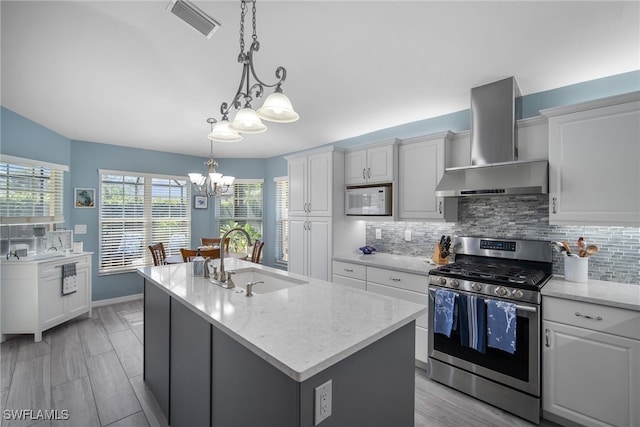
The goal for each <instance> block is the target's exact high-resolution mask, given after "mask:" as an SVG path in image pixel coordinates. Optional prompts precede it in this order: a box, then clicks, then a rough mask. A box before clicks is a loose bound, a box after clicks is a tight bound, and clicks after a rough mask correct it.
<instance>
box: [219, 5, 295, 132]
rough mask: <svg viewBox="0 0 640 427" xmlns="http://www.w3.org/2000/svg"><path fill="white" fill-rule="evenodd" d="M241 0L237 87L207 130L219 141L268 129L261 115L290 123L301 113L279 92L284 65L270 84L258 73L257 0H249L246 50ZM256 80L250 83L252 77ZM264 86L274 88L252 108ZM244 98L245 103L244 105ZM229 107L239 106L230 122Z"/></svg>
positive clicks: (244, 9)
mask: <svg viewBox="0 0 640 427" xmlns="http://www.w3.org/2000/svg"><path fill="white" fill-rule="evenodd" d="M248 1H249V0H242V1H241V5H240V54H239V55H238V62H239V63H241V64H242V77H241V79H240V84H239V85H238V90H237V91H236V94H235V96H234V97H233V100H232V101H231V103H230V104H228V103H226V102H223V103H222V105H221V106H220V113H221V114H222V120H220V121H219V122H217V123H216V122H215V120H214V123H215V126H214V127H213V128H212V130H211V133H210V134H209V136H208V137H209V139H210V140H212V141H218V142H237V141H241V140H242V135H241V134H243V133H247V134H252V133H261V132H264V131H265V130H267V127H266V126H265V125H264V123H262V120H261V119H264V120H268V121H271V122H277V123H291V122H295V121H296V120H298V118H299V117H300V116H299V115H298V113H296V112H295V110H294V109H293V107H292V105H291V101H290V100H289V98H288V97H287V96H286V95H285V94H284V93H282V87H281V85H282V83H283V82H284V80H285V79H286V78H287V70H286V69H285V68H284V67H278V68H277V69H276V73H275V74H276V78H278V81H276V82H275V83H273V84H267V83H265V82H263V81H262V80H261V79H260V78H259V77H258V76H257V75H256V70H255V68H254V65H253V55H254V53H255V52H257V51H258V50H259V49H260V42H259V41H258V35H257V33H256V0H252V1H251V3H252V9H251V14H252V23H253V35H252V39H253V40H252V42H251V46H250V47H249V50H248V51H247V52H245V44H244V17H245V15H246V13H247V2H248ZM252 78H253V80H255V83H253V84H251V79H252ZM265 87H275V90H274V92H273V93H272V94H271V95H269V96H268V97H267V99H265V101H264V104H263V105H262V107H261V108H258V110H253V107H252V106H251V102H252V101H253V100H254V98H260V97H262V94H263V93H264V89H265ZM243 102H244V105H243ZM241 107H242V108H241ZM231 108H235V109H236V110H239V111H238V112H237V113H236V116H235V118H234V119H233V121H232V122H229V117H228V116H229V113H230V111H231Z"/></svg>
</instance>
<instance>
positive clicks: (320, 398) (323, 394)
mask: <svg viewBox="0 0 640 427" xmlns="http://www.w3.org/2000/svg"><path fill="white" fill-rule="evenodd" d="M331 394H332V393H331V380H329V381H327V382H326V383H324V384H322V385H319V386H318V387H316V388H315V394H314V396H315V405H314V407H315V408H314V409H315V416H314V417H313V420H314V423H313V425H314V426H317V425H318V424H320V423H321V422H322V421H324V420H326V419H327V418H329V416H330V415H331V399H332V397H331Z"/></svg>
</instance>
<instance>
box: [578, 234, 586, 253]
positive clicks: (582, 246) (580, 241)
mask: <svg viewBox="0 0 640 427" xmlns="http://www.w3.org/2000/svg"><path fill="white" fill-rule="evenodd" d="M586 249H587V242H585V240H584V238H582V237H580V238H579V239H578V256H579V257H583V256H584V254H585V251H586Z"/></svg>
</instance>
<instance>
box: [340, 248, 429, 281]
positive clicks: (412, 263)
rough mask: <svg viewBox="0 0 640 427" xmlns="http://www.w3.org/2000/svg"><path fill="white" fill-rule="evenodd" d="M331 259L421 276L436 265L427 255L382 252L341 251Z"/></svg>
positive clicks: (425, 274)
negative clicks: (364, 253) (345, 252)
mask: <svg viewBox="0 0 640 427" xmlns="http://www.w3.org/2000/svg"><path fill="white" fill-rule="evenodd" d="M332 260H333V261H341V262H349V263H352V264H360V265H365V266H368V267H378V268H385V269H389V270H394V271H401V272H403V273H411V274H419V275H422V276H427V275H428V274H429V270H432V269H434V268H437V267H438V265H436V264H435V263H434V264H431V263H430V258H427V257H412V256H406V255H394V254H388V253H384V252H376V253H373V254H370V255H362V254H358V253H353V254H344V253H342V254H337V255H334V256H333V258H332Z"/></svg>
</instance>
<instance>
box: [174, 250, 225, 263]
mask: <svg viewBox="0 0 640 427" xmlns="http://www.w3.org/2000/svg"><path fill="white" fill-rule="evenodd" d="M180 253H181V254H182V261H183V262H190V261H191V260H192V259H193V258H194V257H195V256H196V254H197V253H198V249H185V248H180ZM200 256H201V257H202V258H204V259H207V258H210V259H215V258H220V249H200Z"/></svg>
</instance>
